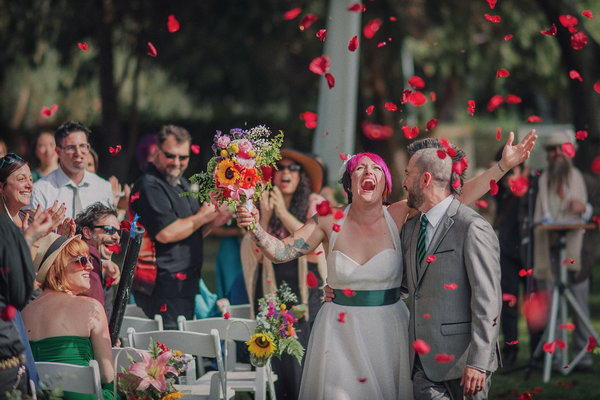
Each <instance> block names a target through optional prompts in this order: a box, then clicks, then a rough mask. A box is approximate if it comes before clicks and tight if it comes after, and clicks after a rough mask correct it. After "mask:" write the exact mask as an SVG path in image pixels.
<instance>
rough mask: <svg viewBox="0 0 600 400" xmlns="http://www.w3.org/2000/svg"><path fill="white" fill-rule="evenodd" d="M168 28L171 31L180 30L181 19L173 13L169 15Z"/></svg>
mask: <svg viewBox="0 0 600 400" xmlns="http://www.w3.org/2000/svg"><path fill="white" fill-rule="evenodd" d="M167 29H168V30H169V32H171V33H175V32H177V31H178V30H179V21H177V18H175V16H174V15H173V14H171V15H169V16H168V17H167Z"/></svg>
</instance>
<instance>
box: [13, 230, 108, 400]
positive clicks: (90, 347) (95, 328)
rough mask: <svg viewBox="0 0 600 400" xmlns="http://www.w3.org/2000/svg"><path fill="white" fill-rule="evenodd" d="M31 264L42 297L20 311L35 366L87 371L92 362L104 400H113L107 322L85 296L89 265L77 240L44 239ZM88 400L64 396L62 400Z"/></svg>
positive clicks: (55, 236) (96, 304)
mask: <svg viewBox="0 0 600 400" xmlns="http://www.w3.org/2000/svg"><path fill="white" fill-rule="evenodd" d="M34 264H35V267H36V270H37V274H36V280H37V281H38V282H39V283H40V285H41V287H42V294H41V295H40V296H38V297H37V298H36V299H35V300H33V301H32V302H31V303H29V304H28V305H27V306H26V307H25V308H24V309H23V320H24V321H25V326H26V327H27V334H28V336H29V341H30V343H31V349H32V351H33V355H34V357H35V359H36V361H52V362H66V363H70V364H76V365H88V364H89V361H90V360H91V359H95V360H96V361H98V364H99V366H100V377H101V379H102V389H103V398H104V400H109V399H113V390H112V389H113V384H112V381H113V376H114V367H113V362H112V348H111V342H110V334H109V331H108V320H107V319H106V313H105V312H104V309H103V308H102V305H101V304H100V303H99V302H98V301H97V300H95V299H93V298H91V297H87V296H78V295H79V294H81V293H87V292H89V290H90V273H91V271H92V264H91V263H90V260H89V252H88V246H87V245H86V244H85V242H84V241H83V240H81V238H80V236H79V235H76V236H73V237H71V238H67V237H65V236H60V235H58V234H55V233H50V234H49V235H47V236H46V237H44V238H43V239H42V241H41V243H40V245H39V248H38V250H37V254H36V257H35V259H34ZM90 397H91V396H86V395H77V394H74V393H69V392H65V400H70V399H76V400H80V399H81V400H82V399H89V398H90Z"/></svg>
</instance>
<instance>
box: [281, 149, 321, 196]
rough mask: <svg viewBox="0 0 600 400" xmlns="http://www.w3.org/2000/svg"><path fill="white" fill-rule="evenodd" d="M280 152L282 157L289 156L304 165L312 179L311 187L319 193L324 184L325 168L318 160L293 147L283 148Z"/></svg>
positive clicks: (305, 170)
mask: <svg viewBox="0 0 600 400" xmlns="http://www.w3.org/2000/svg"><path fill="white" fill-rule="evenodd" d="M280 153H281V158H282V159H284V158H289V159H290V160H294V161H295V162H297V163H298V164H300V165H301V166H302V169H303V170H304V172H306V175H308V178H309V179H310V188H311V190H312V191H313V192H314V193H319V192H320V191H321V186H322V184H323V170H322V169H321V165H320V164H319V163H318V162H317V160H315V159H314V158H312V157H310V156H308V155H306V154H304V153H301V152H299V151H297V150H292V149H283V150H281V151H280Z"/></svg>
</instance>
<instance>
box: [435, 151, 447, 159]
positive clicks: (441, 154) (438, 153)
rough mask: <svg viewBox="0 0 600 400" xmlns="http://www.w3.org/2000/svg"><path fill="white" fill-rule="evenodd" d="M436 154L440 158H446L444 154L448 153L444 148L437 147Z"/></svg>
mask: <svg viewBox="0 0 600 400" xmlns="http://www.w3.org/2000/svg"><path fill="white" fill-rule="evenodd" d="M437 155H438V157H439V158H440V160H443V159H444V158H446V156H447V155H448V153H446V151H445V150H442V149H438V151H437Z"/></svg>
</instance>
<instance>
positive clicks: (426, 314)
mask: <svg viewBox="0 0 600 400" xmlns="http://www.w3.org/2000/svg"><path fill="white" fill-rule="evenodd" d="M423 318H424V319H429V318H431V314H429V313H425V314H423Z"/></svg>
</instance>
